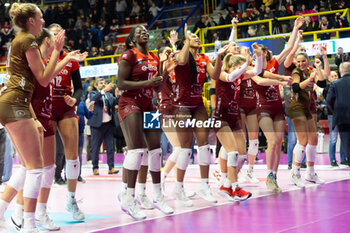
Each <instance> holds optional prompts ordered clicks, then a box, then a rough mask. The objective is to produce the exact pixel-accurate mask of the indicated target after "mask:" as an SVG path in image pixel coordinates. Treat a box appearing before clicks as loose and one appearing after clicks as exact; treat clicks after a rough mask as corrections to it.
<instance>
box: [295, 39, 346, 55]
mask: <svg viewBox="0 0 350 233" xmlns="http://www.w3.org/2000/svg"><path fill="white" fill-rule="evenodd" d="M300 44H301V45H304V46H305V49H306V53H307V54H308V55H309V56H315V55H316V54H317V53H320V49H321V47H325V48H326V49H327V54H336V53H337V52H338V48H339V47H342V48H343V50H344V53H349V52H350V38H344V39H333V40H318V41H311V42H303V43H300Z"/></svg>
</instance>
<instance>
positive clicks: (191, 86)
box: [173, 54, 211, 107]
mask: <svg viewBox="0 0 350 233" xmlns="http://www.w3.org/2000/svg"><path fill="white" fill-rule="evenodd" d="M195 61H196V64H197V72H198V73H197V77H196V80H192V72H191V66H190V64H189V63H187V64H186V65H183V66H179V65H178V66H177V67H176V68H175V80H176V83H175V85H174V88H173V92H174V95H175V96H174V102H175V104H176V105H180V106H191V107H195V106H198V105H200V104H201V103H202V102H203V99H202V90H203V84H204V81H205V76H206V72H207V64H208V63H210V62H211V61H210V59H209V57H208V56H206V55H205V54H197V58H196V59H195Z"/></svg>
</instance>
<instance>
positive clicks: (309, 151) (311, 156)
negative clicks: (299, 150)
mask: <svg viewBox="0 0 350 233" xmlns="http://www.w3.org/2000/svg"><path fill="white" fill-rule="evenodd" d="M316 147H317V146H313V145H310V144H307V145H306V148H305V153H306V159H307V161H308V162H315V158H316Z"/></svg>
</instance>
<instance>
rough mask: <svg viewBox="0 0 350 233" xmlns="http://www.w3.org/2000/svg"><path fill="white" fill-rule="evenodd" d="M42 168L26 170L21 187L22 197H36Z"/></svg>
mask: <svg viewBox="0 0 350 233" xmlns="http://www.w3.org/2000/svg"><path fill="white" fill-rule="evenodd" d="M43 170H44V169H42V168H40V169H32V170H27V173H26V179H25V182H24V188H23V197H26V198H32V199H37V198H38V195H39V192H40V186H41V178H42V175H43Z"/></svg>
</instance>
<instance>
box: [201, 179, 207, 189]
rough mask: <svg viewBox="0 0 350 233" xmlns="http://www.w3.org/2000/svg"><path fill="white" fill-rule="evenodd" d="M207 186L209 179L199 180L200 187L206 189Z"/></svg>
mask: <svg viewBox="0 0 350 233" xmlns="http://www.w3.org/2000/svg"><path fill="white" fill-rule="evenodd" d="M208 186H209V179H208V178H202V179H201V187H202V188H207V187H208Z"/></svg>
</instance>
